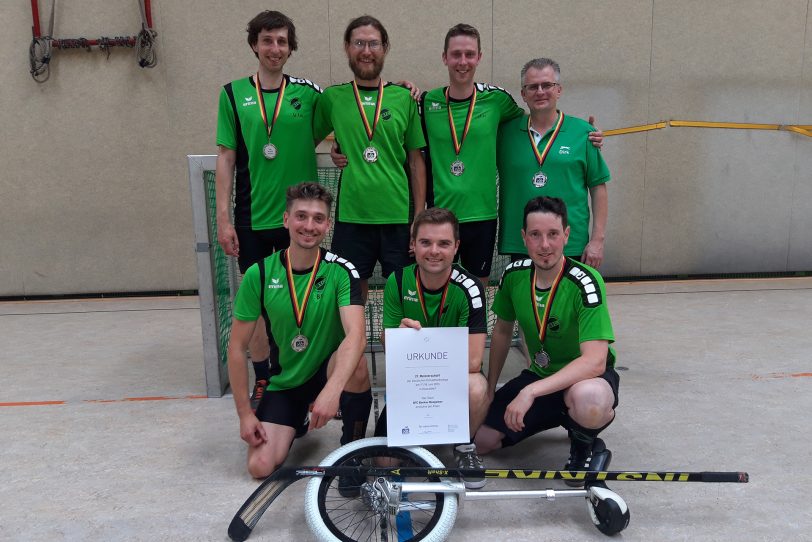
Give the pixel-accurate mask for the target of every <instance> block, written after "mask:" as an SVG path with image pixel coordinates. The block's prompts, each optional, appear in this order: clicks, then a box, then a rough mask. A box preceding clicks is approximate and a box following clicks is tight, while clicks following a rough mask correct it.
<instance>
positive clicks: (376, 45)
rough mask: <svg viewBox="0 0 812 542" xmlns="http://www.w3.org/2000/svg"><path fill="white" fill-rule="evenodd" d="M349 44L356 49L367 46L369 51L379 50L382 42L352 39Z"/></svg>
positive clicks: (360, 49) (362, 48)
mask: <svg viewBox="0 0 812 542" xmlns="http://www.w3.org/2000/svg"><path fill="white" fill-rule="evenodd" d="M351 45H352V46H353V48H354V49H358V50H359V51H363V50H364V49H365V48H366V47H369V50H370V51H379V50H380V49H381V45H383V44H382V43H381V42H380V41H378V40H369V41H365V40H353V41H352V42H351Z"/></svg>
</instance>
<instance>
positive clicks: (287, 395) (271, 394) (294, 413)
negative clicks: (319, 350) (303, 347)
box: [256, 358, 330, 431]
mask: <svg viewBox="0 0 812 542" xmlns="http://www.w3.org/2000/svg"><path fill="white" fill-rule="evenodd" d="M329 361H330V358H327V359H326V360H324V363H322V364H321V367H319V370H318V371H316V374H314V375H313V376H312V377H311V378H310V380H308V381H307V382H305V383H304V384H302V385H301V386H298V387H296V388H291V389H289V390H280V391H275V390H268V389H266V390H265V393H264V394H263V395H262V399H261V400H260V401H259V406H257V412H256V415H257V419H258V420H259V421H261V422H268V423H275V424H279V425H287V426H288V427H293V428H294V429H296V430H297V431H298V430H299V429H301V427H302V425H303V424H304V423H305V420H306V419H307V415H308V412H309V408H310V403H312V402H313V401H315V400H316V397H318V395H319V393H321V390H323V389H324V386H325V384H327V364H328V362H329Z"/></svg>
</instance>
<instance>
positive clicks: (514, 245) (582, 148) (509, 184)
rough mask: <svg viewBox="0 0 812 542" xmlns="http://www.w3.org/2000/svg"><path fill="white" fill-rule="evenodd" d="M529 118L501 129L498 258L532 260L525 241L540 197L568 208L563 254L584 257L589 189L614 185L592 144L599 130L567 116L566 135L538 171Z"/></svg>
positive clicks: (547, 137) (543, 140) (563, 129)
mask: <svg viewBox="0 0 812 542" xmlns="http://www.w3.org/2000/svg"><path fill="white" fill-rule="evenodd" d="M527 118H528V117H527V115H525V116H523V117H519V118H517V119H514V120H512V121H510V122H506V123H505V124H503V125H502V126H501V127H500V128H499V143H498V146H497V151H496V162H497V166H498V168H499V202H500V203H499V221H500V228H499V245H498V246H499V252H500V253H501V254H511V253H516V254H527V249H526V248H525V246H524V243H523V242H522V236H521V229H522V222H523V214H524V213H523V210H524V206H525V204H526V203H527V202H528V201H529V200H530V199H532V198H535V197H536V196H550V197H556V198H561V199H562V200H564V203H566V204H567V217H568V222H569V226H570V237H569V242H568V243H567V246H566V247H565V248H564V254H566V255H567V256H575V257H578V256H581V254H583V252H584V248H585V247H586V244H587V243H588V242H589V189H590V188H591V187H593V186H597V185H599V184H603V183H606V182H608V181H609V179H610V177H609V168H608V167H607V166H606V162H604V161H603V156H601V153H600V151H599V150H598V149H596V148H595V147H594V146H593V145H592V143H591V142H590V141H589V139H588V135H589V132H593V131H595V128H594V127H593V126H592V125H590V124H589V123H588V122H586V121H584V120H581V119H579V118H576V117H570V116H567V115H565V116H564V122H563V124H562V125H561V131H560V132H559V134H558V137H557V138H556V139H555V142H554V143H553V145H552V147H551V148H550V152H549V154H548V155H547V159H546V160H545V161H544V165H543V166H542V167H541V168H539V164H538V161H537V160H536V156H535V154H534V153H533V149H532V148H531V147H530V140H529V139H528V135H527ZM552 133H553V129H552V128H551V129H550V130H548V131H547V133H546V134H544V136H543V137H542V138H541V142H540V143H539V145H538V149H539V152H542V150H543V149H544V147H545V145H546V144H547V142H548V141H549V140H550V136H551V135H552ZM539 171H542V172H543V173H544V174H545V175H546V176H547V179H546V183H544V184H542V183H540V182H538V180H534V176H535V175H536V173H538V172H539ZM537 185H539V186H537Z"/></svg>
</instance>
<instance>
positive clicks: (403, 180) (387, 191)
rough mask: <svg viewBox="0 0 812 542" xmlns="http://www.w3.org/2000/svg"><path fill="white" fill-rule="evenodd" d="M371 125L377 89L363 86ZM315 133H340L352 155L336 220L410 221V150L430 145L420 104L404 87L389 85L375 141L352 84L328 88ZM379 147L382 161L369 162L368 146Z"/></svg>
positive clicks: (343, 173)
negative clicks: (408, 153)
mask: <svg viewBox="0 0 812 542" xmlns="http://www.w3.org/2000/svg"><path fill="white" fill-rule="evenodd" d="M358 91H359V95H360V97H361V102H362V103H363V108H364V112H365V113H366V117H367V119H368V121H369V125H370V128H371V127H372V124H373V122H374V119H375V108H376V106H377V103H378V100H377V97H378V87H358ZM314 131H315V133H316V137H318V138H324V137H326V136H327V135H328V134H329V133H330V132H332V131H335V138H336V142H337V143H338V144H339V147H340V149H341V152H342V153H343V154H344V155H346V156H347V159H348V164H347V167H345V168H344V169H343V170H342V171H341V179H340V181H339V189H338V203H337V206H336V208H337V211H336V219H337V220H340V221H342V222H353V223H356V224H408V223H409V180H408V177H407V176H406V170H405V167H406V155H407V151H410V150H414V149H420V148H422V147H424V146H425V145H426V143H425V140H424V139H423V131H422V130H421V128H420V117H419V116H418V114H417V104H416V103H415V101H414V100H413V99H412V97H411V95H410V94H409V91H408V90H407V89H406V88H404V87H401V86H398V85H394V84H391V83H387V84H385V85H384V90H383V101H382V103H381V111H380V117H379V121H378V124H377V127H376V128H375V132H374V135H373V137H372V141H370V140H369V138H368V137H367V132H366V129H365V127H364V122H363V120H362V118H361V114H360V112H359V110H358V105H357V103H356V99H355V93H354V91H353V86H352V83H344V84H341V85H334V86H331V87H328V88H326V89H324V94H323V95H322V97H321V101H320V102H319V105H318V107H317V108H316V117H315V122H314ZM368 147H374V148H375V149H376V150H377V160H376V161H374V162H367V161H366V160H365V159H364V150H365V149H366V148H368Z"/></svg>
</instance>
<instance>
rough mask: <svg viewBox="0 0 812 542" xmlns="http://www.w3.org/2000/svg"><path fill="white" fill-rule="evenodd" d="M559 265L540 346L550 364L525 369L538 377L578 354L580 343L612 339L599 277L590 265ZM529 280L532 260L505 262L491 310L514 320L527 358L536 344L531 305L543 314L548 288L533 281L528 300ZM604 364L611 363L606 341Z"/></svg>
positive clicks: (612, 355)
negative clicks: (561, 269) (561, 272)
mask: <svg viewBox="0 0 812 542" xmlns="http://www.w3.org/2000/svg"><path fill="white" fill-rule="evenodd" d="M564 265H565V268H564V275H563V277H562V279H561V282H560V284H559V285H558V289H557V290H556V293H555V297H554V299H553V305H552V307H551V308H550V315H549V318H548V320H547V335H546V336H545V338H544V350H545V351H546V352H547V353H548V354H549V356H550V364H549V365H548V366H547V367H540V366H539V365H538V364H536V363H535V362H534V363H533V364H532V365H531V366H530V370H531V371H533V372H534V373H536V374H538V375H539V376H541V377H542V378H543V377H547V376H550V375H551V374H554V373H555V372H557V371H559V370H560V369H561V368H562V367H564V366H565V365H567V364H568V363H569V362H571V361H572V360H574V359H575V358H577V357H579V356H580V355H581V343H582V342H586V341H595V340H605V341H609V343H612V342H614V340H615V336H614V333H613V331H612V321H611V320H610V318H609V309H608V308H607V306H606V288H605V286H604V283H603V278H602V277H601V276H600V274H599V273H598V272H597V271H596V270H595V269H593V268H591V267H589V266H588V265H584V264H582V263H578V262H576V261H573V260H570V259H569V258H567V259H566V260H565V263H564ZM532 280H533V262H532V260H530V259H526V260H519V261H516V262H513V263H512V264H510V265H508V266H507V268H506V269H505V271H504V273H503V274H502V279H501V280H500V282H499V290H498V291H497V292H496V297H495V298H494V300H493V309H492V310H493V312H494V314H496V316H498V317H499V318H501V319H502V320H506V321H508V322H513V321H515V320H518V322H519V325H520V326H521V328H522V331H524V337H525V340H526V341H527V349H528V350H529V351H530V357H531V358H533V357H534V354H535V353H536V352H538V351H539V349H540V348H541V342H540V341H539V330H538V326H537V324H536V316H535V314H534V310H536V309H535V307H534V306H533V304H535V305H537V306H538V314H539V315H543V314H544V309H545V306H546V304H547V300H548V297H549V293H550V290H549V289H547V290H540V289H538V288H536V287H535V286H534V287H533V298H532V299H531V298H530V292H531V290H530V286H531V282H532ZM606 366H607V367H614V366H615V350H614V348H612V347H611V346H610V347H609V355H608V359H607V360H606Z"/></svg>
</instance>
